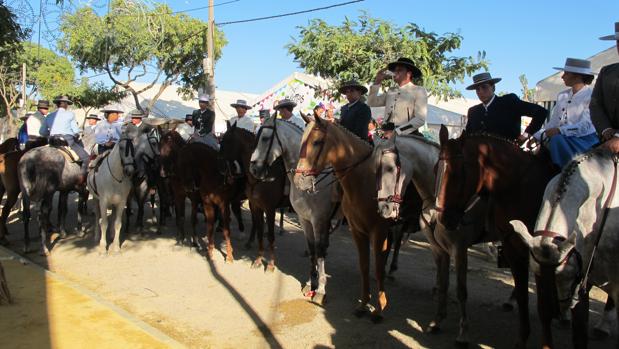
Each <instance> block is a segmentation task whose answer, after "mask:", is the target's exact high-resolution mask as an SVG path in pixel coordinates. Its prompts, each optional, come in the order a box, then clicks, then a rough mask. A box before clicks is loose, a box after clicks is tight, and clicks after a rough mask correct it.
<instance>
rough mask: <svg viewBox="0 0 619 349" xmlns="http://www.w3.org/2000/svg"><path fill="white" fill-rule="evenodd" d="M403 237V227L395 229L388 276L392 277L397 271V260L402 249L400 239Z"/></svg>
mask: <svg viewBox="0 0 619 349" xmlns="http://www.w3.org/2000/svg"><path fill="white" fill-rule="evenodd" d="M403 237H404V225H402V227H400V228H399V229H397V231H396V232H395V233H394V237H393V239H394V241H393V258H392V259H391V266H390V267H389V275H390V276H391V277H393V274H394V273H395V272H396V271H397V270H398V259H399V257H400V248H402V238H403Z"/></svg>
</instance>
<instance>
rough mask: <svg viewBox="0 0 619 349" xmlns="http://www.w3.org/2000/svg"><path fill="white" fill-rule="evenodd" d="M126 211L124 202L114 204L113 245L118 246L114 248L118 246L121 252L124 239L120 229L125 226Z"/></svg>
mask: <svg viewBox="0 0 619 349" xmlns="http://www.w3.org/2000/svg"><path fill="white" fill-rule="evenodd" d="M124 211H125V205H124V204H119V205H115V206H114V237H113V239H112V245H111V246H116V247H115V248H114V249H116V248H117V249H118V250H117V252H118V253H120V249H121V247H122V241H120V231H121V229H122V227H123V215H124V213H125V212H124ZM115 252H116V251H115Z"/></svg>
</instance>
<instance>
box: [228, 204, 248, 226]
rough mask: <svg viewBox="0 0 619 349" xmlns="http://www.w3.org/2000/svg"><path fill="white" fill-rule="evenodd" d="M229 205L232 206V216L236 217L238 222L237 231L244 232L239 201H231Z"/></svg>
mask: <svg viewBox="0 0 619 349" xmlns="http://www.w3.org/2000/svg"><path fill="white" fill-rule="evenodd" d="M230 207H231V208H232V213H233V214H234V217H235V218H236V222H237V223H238V224H239V231H240V232H244V231H245V224H244V223H243V214H242V213H241V202H240V201H232V203H231V204H230Z"/></svg>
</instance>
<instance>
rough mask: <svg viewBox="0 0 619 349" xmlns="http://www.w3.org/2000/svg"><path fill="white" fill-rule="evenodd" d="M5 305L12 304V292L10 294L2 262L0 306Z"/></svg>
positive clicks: (0, 267) (0, 265) (0, 268)
mask: <svg viewBox="0 0 619 349" xmlns="http://www.w3.org/2000/svg"><path fill="white" fill-rule="evenodd" d="M3 303H7V304H11V303H13V300H12V299H11V292H9V286H8V284H7V282H6V276H5V275H4V268H2V263H1V262H0V305H1V304H3Z"/></svg>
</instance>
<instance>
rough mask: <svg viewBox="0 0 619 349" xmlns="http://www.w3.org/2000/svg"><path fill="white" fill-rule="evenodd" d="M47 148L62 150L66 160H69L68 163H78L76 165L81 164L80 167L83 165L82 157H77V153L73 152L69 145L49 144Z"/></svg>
mask: <svg viewBox="0 0 619 349" xmlns="http://www.w3.org/2000/svg"><path fill="white" fill-rule="evenodd" d="M65 144H66V143H65ZM45 147H51V148H56V149H58V150H60V152H61V153H62V155H63V156H64V157H65V159H67V161H69V162H72V163H76V164H80V165H81V164H82V160H80V157H79V156H77V153H76V152H75V151H73V149H71V148H70V147H69V146H68V145H53V144H48V145H45Z"/></svg>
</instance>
